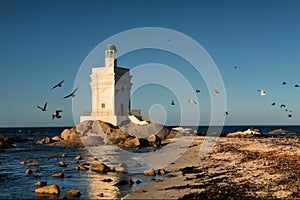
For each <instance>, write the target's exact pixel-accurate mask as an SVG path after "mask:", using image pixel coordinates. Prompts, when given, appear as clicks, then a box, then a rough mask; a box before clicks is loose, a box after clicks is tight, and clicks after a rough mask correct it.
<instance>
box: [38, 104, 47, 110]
mask: <svg viewBox="0 0 300 200" xmlns="http://www.w3.org/2000/svg"><path fill="white" fill-rule="evenodd" d="M37 107H38V108H39V109H41V110H42V111H46V110H47V102H46V103H45V105H44V107H40V106H37Z"/></svg>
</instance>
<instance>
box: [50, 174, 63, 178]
mask: <svg viewBox="0 0 300 200" xmlns="http://www.w3.org/2000/svg"><path fill="white" fill-rule="evenodd" d="M64 176H65V175H64V173H56V174H53V175H52V177H53V178H63V177H64Z"/></svg>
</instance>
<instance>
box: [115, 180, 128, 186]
mask: <svg viewBox="0 0 300 200" xmlns="http://www.w3.org/2000/svg"><path fill="white" fill-rule="evenodd" d="M121 185H128V181H126V180H120V181H119V182H117V183H115V184H114V186H121Z"/></svg>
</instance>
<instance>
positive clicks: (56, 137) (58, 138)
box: [51, 136, 62, 142]
mask: <svg viewBox="0 0 300 200" xmlns="http://www.w3.org/2000/svg"><path fill="white" fill-rule="evenodd" d="M51 140H52V141H54V142H57V141H60V140H62V139H61V138H60V137H58V136H54V137H52V138H51Z"/></svg>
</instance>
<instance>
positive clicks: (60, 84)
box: [51, 80, 65, 90]
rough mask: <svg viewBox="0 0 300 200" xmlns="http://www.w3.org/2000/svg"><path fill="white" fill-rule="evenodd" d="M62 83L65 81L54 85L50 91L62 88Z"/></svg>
mask: <svg viewBox="0 0 300 200" xmlns="http://www.w3.org/2000/svg"><path fill="white" fill-rule="evenodd" d="M64 81H65V80H62V81H61V82H59V83H57V84H56V85H54V86H53V87H52V88H51V90H52V89H54V88H57V87H61V86H62V83H63V82H64Z"/></svg>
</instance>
